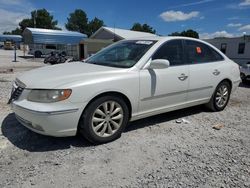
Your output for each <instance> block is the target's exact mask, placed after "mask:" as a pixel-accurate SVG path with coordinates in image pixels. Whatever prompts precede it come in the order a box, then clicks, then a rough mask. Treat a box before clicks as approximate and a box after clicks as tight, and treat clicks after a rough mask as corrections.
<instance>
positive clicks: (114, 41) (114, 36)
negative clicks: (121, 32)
mask: <svg viewBox="0 0 250 188" xmlns="http://www.w3.org/2000/svg"><path fill="white" fill-rule="evenodd" d="M113 41H114V42H116V41H115V23H114V36H113Z"/></svg>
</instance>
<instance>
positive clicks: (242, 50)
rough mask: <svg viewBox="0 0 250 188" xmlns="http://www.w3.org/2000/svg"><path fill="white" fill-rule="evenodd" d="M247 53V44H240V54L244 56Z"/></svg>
mask: <svg viewBox="0 0 250 188" xmlns="http://www.w3.org/2000/svg"><path fill="white" fill-rule="evenodd" d="M244 52H245V43H240V44H239V49H238V54H244Z"/></svg>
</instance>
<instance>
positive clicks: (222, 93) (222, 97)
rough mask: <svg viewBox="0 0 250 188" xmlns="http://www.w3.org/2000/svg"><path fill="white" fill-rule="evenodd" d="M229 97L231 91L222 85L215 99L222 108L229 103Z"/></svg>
mask: <svg viewBox="0 0 250 188" xmlns="http://www.w3.org/2000/svg"><path fill="white" fill-rule="evenodd" d="M228 96H229V91H228V88H227V86H225V85H222V86H221V87H220V88H219V89H218V90H217V92H216V98H215V102H216V105H217V106H218V107H220V108H222V107H224V106H225V105H226V103H227V100H228Z"/></svg>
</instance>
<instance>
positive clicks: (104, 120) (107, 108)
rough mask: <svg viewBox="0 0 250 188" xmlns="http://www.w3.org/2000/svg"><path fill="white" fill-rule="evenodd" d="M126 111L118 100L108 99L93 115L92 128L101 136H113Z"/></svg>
mask: <svg viewBox="0 0 250 188" xmlns="http://www.w3.org/2000/svg"><path fill="white" fill-rule="evenodd" d="M123 119H124V112H123V109H122V107H121V105H120V104H119V103H118V102H116V101H106V102H104V103H102V104H101V105H99V106H98V107H97V108H96V110H95V111H94V113H93V116H92V122H91V123H92V129H93V131H94V133H95V134H96V135H98V136H100V137H109V136H112V135H113V134H114V133H115V132H116V131H117V130H118V129H119V128H120V127H121V125H122V123H123Z"/></svg>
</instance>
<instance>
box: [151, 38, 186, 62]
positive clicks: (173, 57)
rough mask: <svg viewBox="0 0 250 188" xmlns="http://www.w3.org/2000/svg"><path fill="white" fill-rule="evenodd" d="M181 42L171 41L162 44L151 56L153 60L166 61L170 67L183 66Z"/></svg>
mask: <svg viewBox="0 0 250 188" xmlns="http://www.w3.org/2000/svg"><path fill="white" fill-rule="evenodd" d="M183 57H184V55H183V45H182V40H171V41H169V42H166V43H165V44H163V45H162V46H161V47H160V48H159V49H158V50H157V51H156V53H155V54H154V55H153V57H152V60H154V59H166V60H168V61H169V63H170V66H177V65H183V64H184V58H183Z"/></svg>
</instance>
